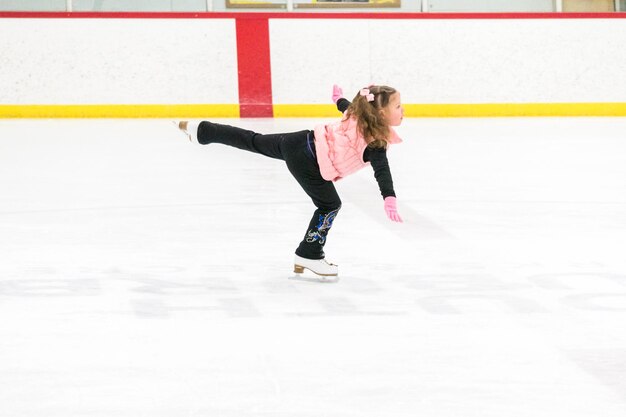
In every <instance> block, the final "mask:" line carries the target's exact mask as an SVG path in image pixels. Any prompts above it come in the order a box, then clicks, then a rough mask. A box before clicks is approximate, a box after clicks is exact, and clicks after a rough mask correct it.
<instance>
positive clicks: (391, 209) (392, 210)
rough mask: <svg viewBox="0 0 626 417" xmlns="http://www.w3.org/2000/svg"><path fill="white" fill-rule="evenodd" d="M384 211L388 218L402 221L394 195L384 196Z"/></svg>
mask: <svg viewBox="0 0 626 417" xmlns="http://www.w3.org/2000/svg"><path fill="white" fill-rule="evenodd" d="M385 213H387V217H389V220H391V221H394V222H399V223H402V217H400V215H399V214H398V207H397V206H396V198H395V197H385Z"/></svg>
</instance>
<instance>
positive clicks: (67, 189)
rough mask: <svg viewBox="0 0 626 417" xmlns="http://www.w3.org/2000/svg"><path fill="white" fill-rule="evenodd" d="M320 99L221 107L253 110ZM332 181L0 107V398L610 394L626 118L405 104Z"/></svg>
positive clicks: (119, 400)
mask: <svg viewBox="0 0 626 417" xmlns="http://www.w3.org/2000/svg"><path fill="white" fill-rule="evenodd" d="M321 121H323V120H314V119H276V120H271V119H270V120H260V119H249V120H239V119H228V120H222V122H226V123H231V124H235V125H238V126H241V127H245V128H250V129H253V130H258V131H261V132H263V133H270V132H282V131H295V130H302V129H310V128H313V126H314V125H315V124H316V123H319V122H321ZM398 132H399V134H400V136H401V137H403V138H404V143H403V144H401V145H398V146H396V147H394V148H393V149H392V150H391V151H390V153H389V159H390V164H391V169H392V173H393V175H394V182H395V188H396V193H397V195H398V201H399V211H400V214H401V215H402V216H403V217H404V219H405V223H404V224H394V223H392V222H390V221H388V220H387V219H386V217H385V213H384V210H383V201H382V198H381V196H380V194H379V192H378V188H377V185H376V182H375V180H374V178H373V172H372V171H371V169H369V168H366V169H365V170H363V171H361V172H359V173H358V174H355V175H353V176H351V177H349V178H347V179H345V180H342V181H340V182H339V183H338V184H337V189H338V191H339V194H340V196H341V197H342V200H343V208H342V210H341V211H340V213H339V215H338V216H337V219H336V221H335V224H334V226H333V229H332V230H331V232H330V234H329V240H328V244H327V245H326V253H327V256H328V259H329V260H330V261H332V262H335V263H338V264H339V265H340V276H341V279H340V280H339V281H338V282H336V283H318V282H309V281H298V280H294V279H292V277H293V273H292V272H291V271H292V267H293V264H292V262H293V251H294V249H295V247H296V246H297V244H298V242H299V241H300V239H301V238H302V236H303V235H304V233H305V229H306V226H307V225H308V221H309V219H310V216H311V214H312V211H313V205H312V203H311V202H310V201H309V199H308V197H307V196H306V195H305V194H304V192H303V191H302V190H301V189H300V188H299V186H298V184H297V183H296V182H295V180H293V178H292V177H291V176H290V174H289V172H288V171H287V169H286V167H285V166H284V164H283V163H282V162H281V161H276V160H271V159H266V158H264V157H261V156H258V155H253V154H247V153H244V152H243V151H239V150H235V149H232V148H227V147H224V146H221V145H210V146H199V145H195V146H194V145H192V144H190V143H188V142H186V141H185V139H184V137H183V136H182V135H180V134H179V133H178V132H177V131H176V130H175V129H174V127H173V125H172V124H171V122H170V121H165V120H0V416H2V417H5V416H6V417H41V416H46V417H74V416H76V417H84V416H90V417H112V416H115V417H140V416H146V417H148V416H149V417H157V416H163V417H183V416H207V417H209V416H210V417H252V416H264V417H265V416H267V417H272V416H276V417H409V416H410V417H415V416H424V417H543V416H545V417H555V416H567V417H591V416H598V417H599V416H602V417H623V416H625V415H626V256H625V254H626V118H569V119H559V118H554V119H552V118H539V119H535V118H520V119H506V118H503V119H407V120H405V121H404V124H403V125H402V126H401V127H400V128H399V129H398Z"/></svg>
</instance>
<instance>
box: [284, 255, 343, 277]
mask: <svg viewBox="0 0 626 417" xmlns="http://www.w3.org/2000/svg"><path fill="white" fill-rule="evenodd" d="M305 269H308V270H309V271H311V272H313V273H314V274H316V275H317V277H316V280H317V281H320V280H321V281H330V282H336V281H338V280H339V277H338V275H339V266H337V265H335V264H331V263H329V262H327V261H326V259H307V258H303V257H301V256H298V255H296V258H295V260H294V264H293V272H294V273H295V274H296V276H295V277H294V278H296V279H301V280H311V279H307V278H303V277H302V276H301V274H303V273H304V270H305Z"/></svg>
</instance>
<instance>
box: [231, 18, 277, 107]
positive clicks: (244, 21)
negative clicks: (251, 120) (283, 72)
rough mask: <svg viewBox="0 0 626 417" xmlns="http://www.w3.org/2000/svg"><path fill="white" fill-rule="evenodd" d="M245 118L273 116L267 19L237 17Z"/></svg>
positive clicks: (239, 67)
mask: <svg viewBox="0 0 626 417" xmlns="http://www.w3.org/2000/svg"><path fill="white" fill-rule="evenodd" d="M236 27H237V67H238V75H239V108H240V115H241V117H273V116H274V109H273V105H272V72H271V66H270V36H269V22H268V18H267V17H258V18H256V17H253V18H250V17H242V18H236Z"/></svg>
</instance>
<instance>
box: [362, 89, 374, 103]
mask: <svg viewBox="0 0 626 417" xmlns="http://www.w3.org/2000/svg"><path fill="white" fill-rule="evenodd" d="M359 94H361V95H362V96H363V97H365V99H366V100H367V101H374V94H372V93H370V89H369V88H362V89H361V91H360V92H359Z"/></svg>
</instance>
